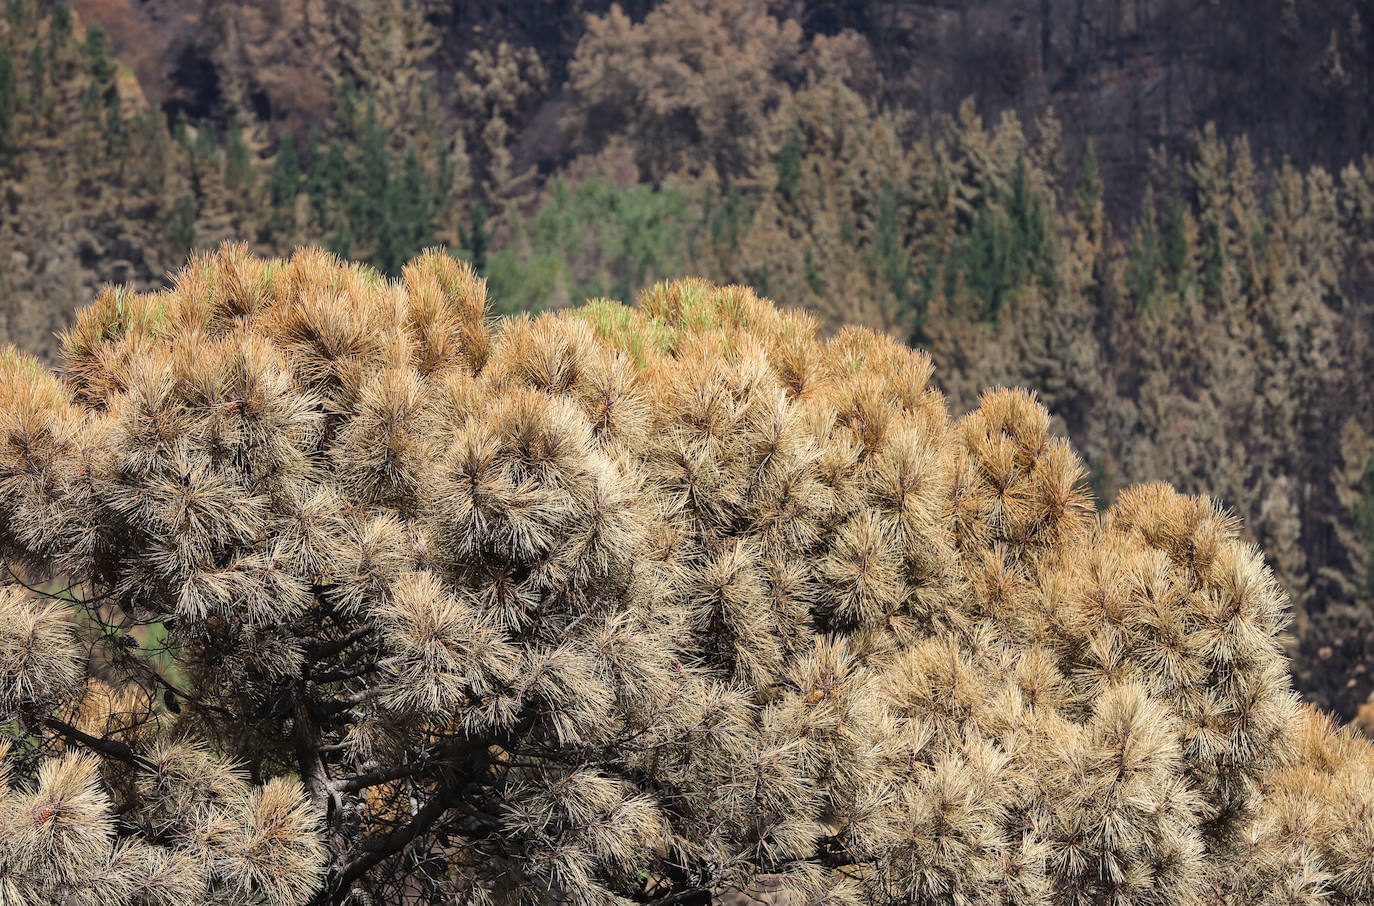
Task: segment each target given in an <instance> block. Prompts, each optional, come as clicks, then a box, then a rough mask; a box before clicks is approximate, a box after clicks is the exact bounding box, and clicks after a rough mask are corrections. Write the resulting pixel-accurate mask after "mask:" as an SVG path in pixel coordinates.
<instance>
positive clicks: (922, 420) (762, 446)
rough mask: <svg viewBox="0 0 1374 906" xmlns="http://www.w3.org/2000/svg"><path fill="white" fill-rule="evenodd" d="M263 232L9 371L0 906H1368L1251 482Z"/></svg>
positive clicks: (1, 403) (773, 328)
mask: <svg viewBox="0 0 1374 906" xmlns="http://www.w3.org/2000/svg"><path fill="white" fill-rule="evenodd" d="M485 309H486V301H485V293H484V288H483V285H482V282H481V281H480V280H478V279H476V278H475V277H474V275H473V273H472V272H471V270H469V269H468V268H467V267H466V266H465V265H463V264H460V263H458V262H456V261H455V260H453V259H452V258H451V257H449V256H447V255H445V254H442V253H438V252H431V253H426V254H425V255H423V256H421V257H420V258H418V259H416V260H415V261H413V262H411V263H410V264H409V265H408V266H407V267H406V268H405V271H404V275H403V279H402V280H401V281H400V282H396V283H391V282H387V281H385V280H383V279H382V278H380V277H379V276H378V275H377V274H376V273H375V272H373V271H370V270H368V269H366V268H363V267H359V266H356V265H349V264H344V263H341V262H340V261H338V260H337V259H334V258H332V257H330V256H329V255H326V254H324V253H321V252H315V251H302V252H299V253H297V254H296V255H295V257H293V258H292V259H291V260H289V261H265V260H261V259H258V258H255V257H252V256H249V255H248V254H246V253H245V252H244V251H243V250H242V249H241V248H238V247H234V246H226V247H224V248H222V249H221V250H220V251H218V252H217V253H215V254H212V255H205V256H200V257H196V258H194V259H193V260H192V261H191V262H190V264H189V265H188V266H187V268H186V269H185V270H183V271H182V272H181V273H180V274H179V275H178V276H177V278H176V284H175V288H174V289H172V290H170V291H167V292H163V293H157V294H150V295H136V294H133V293H130V292H127V291H123V290H116V289H110V290H107V291H106V292H104V293H103V294H102V295H101V296H100V298H99V299H97V300H96V302H95V304H94V305H92V306H91V307H89V308H87V309H85V310H84V311H83V312H81V313H80V315H79V316H78V318H77V321H76V323H75V325H74V327H72V329H71V330H70V332H69V333H68V334H67V336H66V337H65V338H64V345H65V368H64V371H63V373H62V375H61V376H55V375H52V374H48V373H45V372H44V371H43V370H42V369H41V368H39V367H38V366H37V365H36V364H35V363H33V362H32V361H30V360H27V359H25V358H23V357H21V356H19V355H18V354H16V353H14V352H12V351H11V352H5V353H0V553H3V556H4V557H5V559H6V561H7V565H8V569H7V575H8V583H7V584H6V585H5V586H4V587H3V588H0V718H2V719H3V720H5V721H7V722H8V723H7V725H6V726H7V728H8V729H7V738H9V739H10V740H11V742H12V743H13V744H12V745H10V746H9V747H8V748H9V751H8V755H7V756H5V758H4V760H3V764H4V771H3V772H2V773H0V902H3V903H5V904H6V906H9V904H19V906H28V904H49V903H64V904H66V903H71V904H87V903H89V904H130V906H132V904H139V906H143V904H147V906H183V904H209V903H215V904H221V903H230V904H232V903H242V904H248V903H267V904H272V906H287V904H304V903H317V904H325V903H337V904H342V903H360V904H362V903H372V904H440V903H444V904H450V903H473V904H487V903H490V904H531V906H533V904H551V903H555V902H557V903H577V904H602V903H607V904H609V903H613V902H617V903H623V902H641V903H645V902H648V903H659V904H663V906H667V904H677V903H693V902H697V903H704V902H707V901H708V899H709V898H711V897H713V896H714V897H720V896H722V895H727V894H728V892H729V891H732V890H735V891H742V892H744V893H746V894H748V895H751V896H758V895H767V896H769V897H772V898H775V899H785V900H788V901H790V902H796V903H803V902H804V903H817V904H819V903H834V904H860V903H864V904H869V903H871V904H899V903H901V904H908V903H930V904H937V903H938V904H1007V906H1011V904H1016V906H1034V904H1084V906H1086V904H1112V906H1116V904H1122V906H1124V904H1156V903H1157V904H1161V906H1162V904H1192V903H1203V902H1206V903H1232V904H1249V903H1255V904H1260V903H1264V904H1268V903H1273V904H1278V903H1338V904H1347V903H1349V904H1354V903H1368V902H1371V901H1374V757H1372V756H1371V748H1370V746H1369V744H1367V743H1366V742H1363V741H1361V740H1358V739H1356V738H1354V737H1353V736H1352V735H1351V734H1350V733H1349V732H1348V731H1345V730H1338V729H1336V728H1334V727H1333V725H1332V723H1331V721H1330V720H1329V719H1328V718H1326V717H1325V716H1323V715H1321V714H1320V713H1318V712H1316V711H1314V710H1312V709H1310V708H1307V707H1304V706H1301V705H1299V704H1298V702H1297V701H1296V699H1295V697H1294V695H1293V693H1292V692H1291V689H1290V684H1289V679H1288V674H1287V667H1286V663H1285V661H1284V658H1283V655H1282V654H1281V651H1280V647H1279V643H1278V641H1277V638H1278V634H1279V633H1280V631H1281V630H1282V628H1283V626H1284V624H1285V620H1286V616H1285V608H1286V602H1285V600H1284V598H1283V595H1282V593H1281V592H1280V590H1279V588H1278V587H1277V586H1276V584H1275V582H1274V581H1273V579H1272V577H1271V575H1270V573H1269V571H1268V569H1267V568H1266V567H1265V565H1264V563H1263V561H1262V558H1261V556H1260V554H1259V552H1258V551H1256V550H1255V549H1254V548H1253V547H1252V546H1251V545H1249V544H1247V543H1245V542H1244V541H1242V540H1241V538H1240V537H1239V534H1238V527H1237V525H1236V524H1235V522H1234V520H1233V519H1231V518H1230V517H1228V516H1227V515H1226V514H1225V513H1224V512H1223V511H1222V510H1221V509H1219V508H1218V507H1217V505H1215V504H1214V503H1213V502H1211V501H1209V500H1206V499H1195V498H1188V497H1183V496H1180V495H1178V494H1176V493H1174V492H1173V491H1172V490H1171V489H1169V488H1168V487H1165V486H1162V485H1149V486H1144V487H1136V488H1132V489H1130V490H1128V491H1126V492H1124V493H1123V494H1122V495H1121V496H1120V498H1119V499H1118V500H1117V502H1116V503H1115V504H1114V505H1113V506H1112V507H1111V508H1110V509H1109V510H1108V511H1107V512H1106V513H1104V514H1102V515H1100V516H1098V515H1095V514H1094V509H1093V504H1092V500H1091V499H1090V498H1089V496H1087V494H1086V492H1085V491H1084V490H1083V470H1082V468H1081V466H1080V463H1079V461H1078V460H1077V458H1076V457H1075V455H1074V453H1073V452H1072V450H1070V448H1069V447H1068V445H1067V444H1066V443H1065V442H1063V441H1062V440H1058V439H1055V438H1052V437H1051V436H1050V434H1049V430H1048V416H1047V414H1046V412H1045V411H1044V410H1043V409H1042V408H1041V407H1040V406H1039V405H1038V404H1037V403H1036V402H1035V400H1034V398H1033V397H1032V396H1030V395H1029V394H1027V393H1024V392H1021V391H1012V390H996V391H991V392H989V393H988V394H987V395H986V396H985V397H984V398H983V400H982V403H981V405H980V406H979V408H978V409H977V410H976V411H974V412H972V413H970V414H969V415H966V416H964V417H963V418H959V419H952V418H951V417H950V416H949V414H948V412H947V410H946V407H945V404H944V401H943V399H942V397H941V395H940V394H939V393H938V392H937V391H935V390H934V389H932V388H931V386H930V383H929V382H930V379H931V374H932V368H931V365H930V362H929V360H928V358H927V357H926V356H925V355H923V354H922V353H919V352H914V351H912V350H909V349H907V348H905V347H903V346H901V345H899V344H897V343H895V342H893V341H891V340H889V339H887V338H885V337H881V336H879V335H876V334H874V333H871V332H869V331H866V330H859V329H847V330H844V331H841V332H840V333H839V334H837V335H836V336H834V337H832V338H829V339H824V340H823V339H821V338H819V337H818V336H817V328H816V324H815V323H814V322H813V321H812V320H811V319H810V318H809V317H808V316H806V315H804V314H800V313H795V312H782V311H779V310H777V309H775V308H774V307H773V306H772V304H770V303H768V302H766V301H763V300H760V299H758V298H757V297H755V296H754V295H753V294H752V293H751V292H750V291H749V290H747V289H743V288H740V287H726V288H718V287H715V286H711V285H709V284H706V283H703V282H697V281H683V282H678V283H672V284H664V285H660V286H658V287H656V288H655V289H653V290H652V291H650V292H647V293H646V294H644V296H642V297H641V299H640V300H639V305H638V306H637V307H635V308H629V307H625V306H622V305H620V304H619V303H614V302H606V301H596V302H591V303H589V304H588V305H586V306H585V307H583V308H581V309H578V310H575V311H566V312H562V313H559V314H557V315H544V316H542V317H540V318H538V319H535V320H530V319H527V318H514V319H507V320H504V321H500V322H497V323H488V321H487V320H486V317H485Z"/></svg>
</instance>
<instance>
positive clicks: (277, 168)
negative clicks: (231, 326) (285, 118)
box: [268, 132, 301, 208]
mask: <svg viewBox="0 0 1374 906" xmlns="http://www.w3.org/2000/svg"><path fill="white" fill-rule="evenodd" d="M300 189H301V167H300V161H299V160H298V159H297V157H296V139H295V137H294V136H293V135H292V134H291V133H290V132H287V133H286V134H285V135H283V136H282V137H281V143H280V144H279V145H278V146H277V156H276V158H275V159H274V160H273V161H272V175H271V177H270V178H269V180H268V196H269V198H270V199H271V201H272V205H273V207H277V208H284V207H289V206H291V205H294V204H295V203H296V194H297V193H298V192H299V191H300Z"/></svg>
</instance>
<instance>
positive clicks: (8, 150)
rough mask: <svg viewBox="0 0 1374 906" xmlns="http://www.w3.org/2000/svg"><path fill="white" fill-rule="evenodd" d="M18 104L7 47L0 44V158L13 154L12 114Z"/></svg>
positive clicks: (12, 61)
mask: <svg viewBox="0 0 1374 906" xmlns="http://www.w3.org/2000/svg"><path fill="white" fill-rule="evenodd" d="M18 106H19V86H18V85H17V83H16V82H15V78H14V60H13V59H11V57H10V51H9V48H8V47H5V46H4V45H0V160H7V159H9V158H10V157H12V156H13V155H14V152H15V147H14V144H13V142H14V138H13V136H14V115H15V110H16V108H17V107H18Z"/></svg>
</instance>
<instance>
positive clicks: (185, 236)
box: [164, 194, 196, 258]
mask: <svg viewBox="0 0 1374 906" xmlns="http://www.w3.org/2000/svg"><path fill="white" fill-rule="evenodd" d="M164 238H165V239H166V242H167V246H168V248H169V249H170V250H171V252H172V254H174V255H176V256H177V257H179V258H185V257H186V256H187V255H189V254H190V253H191V250H192V249H193V248H195V244H196V199H195V196H194V195H190V194H188V195H183V196H181V197H180V198H178V199H177V203H176V207H175V208H174V209H173V210H172V216H171V219H170V220H168V222H167V229H166V232H165V234H164Z"/></svg>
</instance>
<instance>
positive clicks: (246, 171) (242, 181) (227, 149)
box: [224, 119, 257, 203]
mask: <svg viewBox="0 0 1374 906" xmlns="http://www.w3.org/2000/svg"><path fill="white" fill-rule="evenodd" d="M256 182H257V169H256V168H255V167H254V164H253V152H252V149H250V148H249V147H248V143H247V142H246V141H244V138H243V130H242V128H240V126H239V123H238V120H237V119H232V120H230V121H229V131H228V135H227V139H226V141H225V146H224V185H225V187H226V188H227V189H228V190H229V191H230V192H233V193H235V194H236V195H237V196H239V198H240V203H242V199H245V198H247V197H249V196H250V195H251V194H252V192H253V188H254V184H255V183H256Z"/></svg>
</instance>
